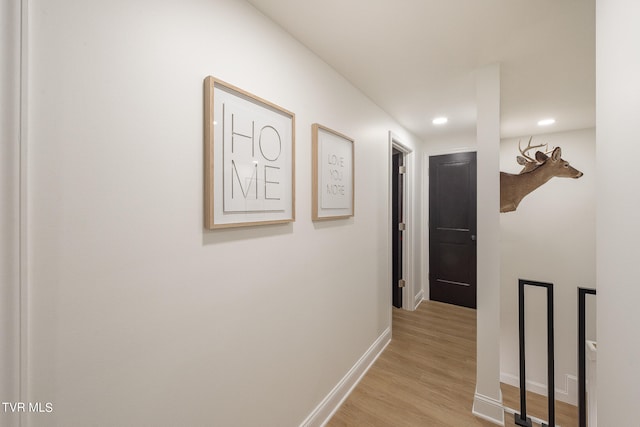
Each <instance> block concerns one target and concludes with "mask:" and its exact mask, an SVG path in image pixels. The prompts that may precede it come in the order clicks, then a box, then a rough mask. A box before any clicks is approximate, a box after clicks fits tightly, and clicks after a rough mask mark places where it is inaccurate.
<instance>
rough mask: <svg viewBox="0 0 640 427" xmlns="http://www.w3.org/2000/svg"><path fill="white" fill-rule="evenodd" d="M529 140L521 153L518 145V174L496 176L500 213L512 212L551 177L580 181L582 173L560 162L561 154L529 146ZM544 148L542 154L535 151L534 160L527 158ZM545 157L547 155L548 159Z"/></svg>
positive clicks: (546, 146) (541, 145)
mask: <svg viewBox="0 0 640 427" xmlns="http://www.w3.org/2000/svg"><path fill="white" fill-rule="evenodd" d="M531 139H532V138H529V143H528V144H527V147H526V148H525V149H524V150H523V149H522V147H520V143H518V148H519V150H520V154H522V156H518V157H517V161H518V164H520V165H522V166H524V167H523V169H522V170H521V171H520V173H519V174H511V173H506V172H500V212H513V211H515V210H516V208H517V207H518V205H519V204H520V202H521V201H522V199H523V198H524V197H525V196H526V195H527V194H529V193H531V192H532V191H533V190H535V189H536V188H538V187H540V186H542V185H543V184H545V183H546V182H547V181H549V180H550V179H551V178H553V177H554V176H557V177H560V178H580V177H581V176H582V175H583V173H582V172H580V171H579V170H577V169H575V168H573V167H571V166H570V165H569V162H567V161H566V160H564V159H562V158H561V157H562V150H561V149H560V147H556V148H554V149H553V150H551V151H546V149H547V148H548V145H547V144H540V145H533V146H532V145H531ZM542 147H545V152H542V151H536V154H535V157H531V156H530V155H529V154H527V153H528V152H529V151H531V150H535V149H536V148H542ZM549 154H551V155H550V156H549Z"/></svg>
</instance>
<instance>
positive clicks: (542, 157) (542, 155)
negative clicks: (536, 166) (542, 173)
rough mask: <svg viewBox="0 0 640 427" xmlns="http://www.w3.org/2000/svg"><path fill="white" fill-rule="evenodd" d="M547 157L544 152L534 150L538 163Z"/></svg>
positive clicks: (544, 160)
mask: <svg viewBox="0 0 640 427" xmlns="http://www.w3.org/2000/svg"><path fill="white" fill-rule="evenodd" d="M548 158H549V156H547V155H546V154H544V153H543V152H542V151H536V160H537V161H539V162H540V163H544V162H546V161H547V159H548Z"/></svg>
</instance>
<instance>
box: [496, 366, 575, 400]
mask: <svg viewBox="0 0 640 427" xmlns="http://www.w3.org/2000/svg"><path fill="white" fill-rule="evenodd" d="M500 381H501V382H503V383H505V384H509V385H512V386H514V387H518V388H519V387H520V378H519V377H517V376H515V375H511V374H507V373H505V372H501V373H500ZM527 391H531V392H533V393H536V394H540V395H542V396H547V386H546V385H545V384H540V383H538V382H535V381H531V380H527ZM556 400H559V401H561V402H564V403H568V404H569V405H573V406H577V405H578V378H576V377H574V376H573V375H565V376H564V389H562V388H558V387H556Z"/></svg>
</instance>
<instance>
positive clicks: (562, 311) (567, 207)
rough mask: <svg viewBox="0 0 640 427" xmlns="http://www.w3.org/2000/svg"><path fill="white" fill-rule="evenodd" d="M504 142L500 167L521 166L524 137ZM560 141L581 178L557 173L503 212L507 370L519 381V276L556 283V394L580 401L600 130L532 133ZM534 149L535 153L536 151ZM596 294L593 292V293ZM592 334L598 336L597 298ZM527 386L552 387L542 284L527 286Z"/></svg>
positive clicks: (552, 143)
mask: <svg viewBox="0 0 640 427" xmlns="http://www.w3.org/2000/svg"><path fill="white" fill-rule="evenodd" d="M528 140H529V136H526V137H525V136H523V137H521V138H511V139H505V140H503V141H502V143H501V160H500V164H501V170H502V171H504V172H510V173H519V172H520V170H521V169H522V166H520V165H518V163H517V162H516V156H517V155H520V152H519V151H518V142H519V141H521V143H522V147H525V146H526V145H527V142H528ZM541 143H543V144H549V148H550V149H551V148H553V147H561V148H562V158H563V159H565V160H567V161H569V162H570V163H571V165H572V166H573V167H575V168H576V169H578V170H580V171H581V172H583V173H584V176H582V177H581V178H579V179H570V178H552V179H551V180H550V181H549V182H547V183H546V184H545V185H543V186H542V187H540V188H538V189H537V190H535V191H533V192H532V193H531V194H529V195H527V196H526V197H525V198H524V199H523V200H522V202H521V203H520V205H519V206H518V209H517V210H516V211H515V212H508V213H502V214H501V215H500V229H501V236H502V244H501V247H502V249H501V250H502V264H501V265H502V267H501V283H502V304H501V311H502V315H501V330H502V332H501V340H500V347H501V377H502V381H503V382H507V383H510V384H513V385H516V386H517V385H518V384H519V383H518V378H519V371H518V354H519V350H518V279H519V278H522V279H528V280H536V281H541V282H551V283H553V284H554V305H555V310H554V318H555V326H554V333H555V355H556V358H555V372H556V389H557V391H556V397H557V398H558V399H561V400H563V401H566V402H569V403H572V404H574V405H575V404H577V394H576V392H577V382H576V380H577V357H578V356H577V347H576V345H577V318H578V317H577V316H578V315H577V290H576V288H577V287H578V286H580V287H588V288H594V287H595V285H596V283H595V278H596V276H595V274H596V272H595V256H596V241H595V220H596V219H595V209H596V173H595V130H594V129H586V130H578V131H572V132H563V133H550V134H545V135H534V136H533V140H532V144H541ZM532 154H533V153H532ZM589 301H590V302H593V301H594V300H593V299H592V298H591V297H590V298H589ZM589 308H590V310H588V312H589V313H590V319H591V321H590V324H589V325H588V326H589V327H588V330H589V333H590V338H594V336H595V320H594V319H595V307H593V305H591V306H590V307H589ZM525 325H526V360H527V380H528V381H529V382H530V383H529V385H528V387H529V388H530V390H532V391H536V392H538V393H545V394H546V386H547V364H546V354H547V341H546V339H547V338H546V294H545V290H544V289H530V288H527V290H526V317H525Z"/></svg>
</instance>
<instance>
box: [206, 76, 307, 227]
mask: <svg viewBox="0 0 640 427" xmlns="http://www.w3.org/2000/svg"><path fill="white" fill-rule="evenodd" d="M204 98H205V105H204V123H205V126H204V127H205V129H204V227H205V228H207V229H217V228H228V227H244V226H253V225H263V224H277V223H285V222H292V221H294V220H295V183H294V173H295V115H294V114H293V113H291V112H289V111H287V110H285V109H283V108H280V107H278V106H277V105H275V104H272V103H271V102H269V101H266V100H264V99H261V98H258V97H257V96H255V95H252V94H250V93H248V92H245V91H243V90H241V89H239V88H237V87H235V86H232V85H230V84H228V83H225V82H223V81H220V80H218V79H215V78H214V77H211V76H209V77H207V78H206V79H205V97H204Z"/></svg>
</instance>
